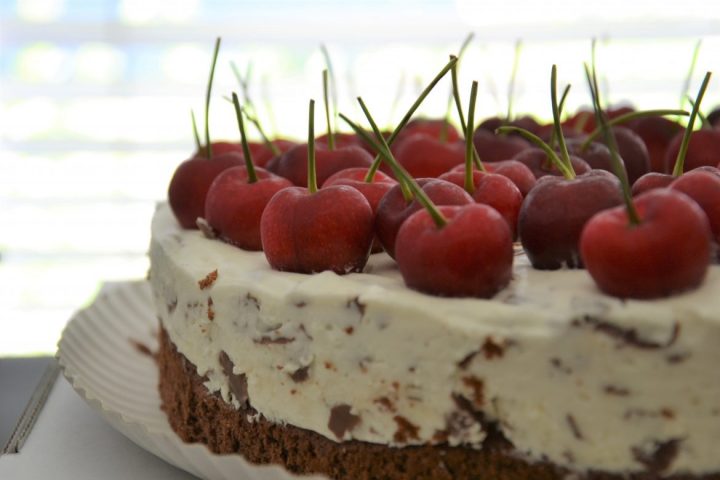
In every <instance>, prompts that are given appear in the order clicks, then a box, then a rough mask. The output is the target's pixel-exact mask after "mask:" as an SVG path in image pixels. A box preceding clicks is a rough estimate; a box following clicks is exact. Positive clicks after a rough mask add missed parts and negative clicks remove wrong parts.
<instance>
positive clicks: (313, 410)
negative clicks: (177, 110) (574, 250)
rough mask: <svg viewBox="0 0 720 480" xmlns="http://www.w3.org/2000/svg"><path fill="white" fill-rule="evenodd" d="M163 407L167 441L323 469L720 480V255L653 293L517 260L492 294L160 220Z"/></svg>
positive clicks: (387, 475)
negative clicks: (644, 296) (283, 258)
mask: <svg viewBox="0 0 720 480" xmlns="http://www.w3.org/2000/svg"><path fill="white" fill-rule="evenodd" d="M150 260H151V272H150V282H151V284H152V289H153V292H154V296H155V303H156V313H157V316H158V318H159V321H160V339H161V342H160V344H161V346H160V351H159V353H158V362H159V367H160V387H159V388H160V394H161V397H162V402H163V409H164V410H165V411H166V413H167V415H168V418H169V421H170V424H171V425H172V427H173V429H174V430H175V431H176V432H177V433H178V435H179V436H180V437H181V438H182V439H183V440H185V441H188V442H203V443H205V444H207V445H208V447H209V448H210V449H211V450H212V451H213V452H216V453H239V454H242V455H244V456H245V457H246V458H247V459H248V460H250V461H251V462H255V463H277V464H281V465H284V466H285V467H286V468H287V469H288V470H289V471H291V472H296V473H319V474H324V475H327V476H328V477H330V478H334V479H477V478H483V479H496V480H497V479H500V480H504V479H507V480H510V479H512V480H515V479H535V480H538V479H540V480H542V479H563V478H588V479H625V478H632V479H655V478H671V479H720V447H719V445H720V378H719V377H718V373H717V372H718V365H720V348H718V345H720V295H718V292H720V266H718V265H712V266H711V267H710V269H709V272H708V275H707V277H706V279H705V280H704V282H703V284H702V285H701V286H700V287H699V288H697V289H695V290H692V291H689V292H686V293H682V294H678V295H674V296H672V297H668V298H662V299H656V300H647V301H644V300H622V299H618V298H614V297H610V296H607V295H604V294H602V293H601V292H600V291H599V290H598V288H597V287H596V285H595V284H594V283H593V281H592V279H591V277H590V276H589V275H588V273H587V272H586V271H584V270H570V269H562V270H557V271H540V270H534V269H533V268H532V267H531V266H530V264H529V262H528V260H527V259H526V258H525V256H524V255H523V254H522V253H521V252H519V251H518V252H517V255H516V257H515V262H514V266H513V278H512V280H511V282H510V284H509V285H508V286H507V287H505V288H504V289H502V290H501V291H500V292H499V293H498V294H497V295H495V296H494V297H493V298H492V299H488V300H485V299H474V298H443V297H436V296H431V295H427V294H423V293H419V292H417V291H414V290H411V289H408V288H407V287H406V286H405V284H404V282H403V279H402V277H401V275H400V272H399V271H398V269H397V266H396V264H395V262H394V261H393V260H392V259H391V258H390V257H389V256H387V255H386V254H384V253H381V254H374V255H372V256H371V257H370V260H369V262H368V264H367V266H366V267H365V269H364V270H363V272H362V273H350V274H348V275H343V276H339V275H337V274H335V273H333V272H330V271H327V272H323V273H318V274H312V275H307V274H298V273H288V272H279V271H274V270H272V269H271V268H270V266H269V264H268V261H267V260H266V258H265V255H264V254H263V252H250V251H244V250H241V249H239V248H235V247H233V246H230V245H228V244H226V243H223V242H221V241H219V240H216V239H212V238H207V237H206V236H205V235H203V234H202V233H201V232H200V231H198V230H185V229H183V228H181V227H180V225H179V224H178V222H177V220H176V219H175V217H174V216H173V214H172V212H171V210H170V208H169V207H168V206H167V205H166V204H161V205H159V206H158V208H157V211H156V213H155V216H154V218H153V222H152V243H151V248H150Z"/></svg>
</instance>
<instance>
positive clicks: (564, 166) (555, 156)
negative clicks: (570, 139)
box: [495, 126, 575, 180]
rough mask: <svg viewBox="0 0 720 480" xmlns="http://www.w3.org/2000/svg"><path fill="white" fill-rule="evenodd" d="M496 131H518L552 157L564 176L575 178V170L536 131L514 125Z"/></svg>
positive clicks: (502, 132)
mask: <svg viewBox="0 0 720 480" xmlns="http://www.w3.org/2000/svg"><path fill="white" fill-rule="evenodd" d="M495 133H500V134H507V133H517V134H519V135H520V136H522V137H523V138H525V139H526V140H527V141H529V142H530V143H532V144H533V145H535V146H536V147H538V148H540V149H541V150H542V151H543V152H545V155H547V158H549V159H550V161H551V162H552V164H553V165H555V167H556V168H557V169H558V170H559V171H560V173H562V175H563V177H565V178H566V179H567V180H572V179H573V178H575V171H574V170H573V169H572V168H568V166H567V164H566V163H565V162H563V161H562V160H561V159H560V157H559V156H558V154H557V153H555V151H554V150H553V149H552V148H550V145H548V144H547V143H545V142H544V141H543V140H542V138H540V137H538V136H537V135H535V134H534V133H532V132H531V131H529V130H525V129H524V128H520V127H513V126H506V127H500V128H498V129H497V130H496V131H495Z"/></svg>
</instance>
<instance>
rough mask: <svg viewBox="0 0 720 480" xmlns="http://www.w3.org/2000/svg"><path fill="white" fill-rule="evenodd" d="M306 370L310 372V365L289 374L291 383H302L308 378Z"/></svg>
mask: <svg viewBox="0 0 720 480" xmlns="http://www.w3.org/2000/svg"><path fill="white" fill-rule="evenodd" d="M308 370H310V365H306V366H304V367H302V368H298V369H297V370H295V371H294V372H293V373H291V374H290V378H292V380H293V382H295V383H302V382H304V381H305V380H307V379H308V377H309V376H310V375H309V374H308Z"/></svg>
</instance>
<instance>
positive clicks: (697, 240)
mask: <svg viewBox="0 0 720 480" xmlns="http://www.w3.org/2000/svg"><path fill="white" fill-rule="evenodd" d="M635 205H636V207H637V211H638V215H639V219H640V223H639V224H637V225H631V224H630V222H629V219H628V214H627V210H626V208H625V207H617V208H614V209H611V210H607V211H605V212H601V213H599V214H598V215H596V216H595V217H593V218H592V219H591V220H590V221H589V222H588V223H587V225H586V226H585V229H584V230H583V232H582V237H581V239H580V250H581V252H582V257H583V261H584V262H585V265H586V268H587V270H588V272H589V273H590V275H591V276H592V278H593V280H594V281H595V283H596V284H597V286H598V287H599V288H600V290H602V291H603V292H605V293H607V294H609V295H613V296H616V297H621V298H656V297H664V296H667V295H671V294H674V293H677V292H681V291H683V290H688V289H690V288H694V287H697V286H698V285H699V284H700V283H701V282H702V280H703V278H704V277H705V274H706V272H707V269H708V265H709V261H710V227H709V226H708V220H707V218H706V216H705V214H704V213H703V212H702V210H701V209H700V207H698V205H697V204H696V203H695V202H694V201H692V200H691V199H690V198H688V197H687V196H686V195H683V194H681V193H678V192H675V191H673V190H670V189H662V190H653V191H651V192H647V193H645V194H643V195H640V196H638V197H636V198H635ZM679 245H682V248H674V247H677V246H679Z"/></svg>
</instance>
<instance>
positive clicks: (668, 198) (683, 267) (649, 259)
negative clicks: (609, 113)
mask: <svg viewBox="0 0 720 480" xmlns="http://www.w3.org/2000/svg"><path fill="white" fill-rule="evenodd" d="M586 75H587V77H588V82H589V84H590V92H591V94H592V97H593V105H594V107H595V112H596V117H597V121H598V123H599V124H600V127H601V128H602V131H603V135H604V137H605V140H606V142H607V144H608V145H609V147H610V152H611V155H612V158H613V167H614V169H615V170H616V172H617V173H618V177H619V179H620V182H621V185H622V191H623V198H624V201H625V206H624V207H618V208H614V209H610V210H607V211H604V212H601V213H598V214H597V215H596V216H594V217H593V218H592V219H590V220H589V221H588V222H587V224H586V225H585V228H584V229H583V232H582V235H581V239H580V250H581V253H582V257H583V261H584V262H585V263H586V266H587V269H588V272H589V273H590V275H591V276H592V278H593V280H594V281H595V283H596V284H597V286H598V287H599V288H600V289H601V290H602V291H604V292H605V293H608V294H610V295H614V296H618V297H621V298H628V297H629V298H656V297H663V296H667V295H671V294H673V293H676V292H680V291H683V290H687V289H690V288H694V287H696V286H698V285H699V284H700V283H701V282H702V280H703V278H704V277H705V274H706V272H707V269H708V265H709V259H710V228H709V226H708V220H707V217H706V216H705V215H704V214H703V212H702V210H701V209H700V207H698V205H697V204H696V203H695V202H693V201H692V200H691V199H690V198H689V197H687V196H686V195H683V194H680V193H677V192H675V191H673V190H670V189H657V190H653V191H650V192H647V193H644V194H642V195H640V196H638V197H637V198H636V199H635V200H633V198H632V196H631V195H630V184H629V181H628V178H627V175H626V173H625V170H624V169H623V167H622V163H621V162H620V158H619V156H618V154H617V147H616V145H615V142H614V138H613V135H612V132H611V131H610V128H609V126H608V124H607V121H606V120H605V117H604V115H603V113H602V110H601V109H600V101H599V99H598V93H597V91H598V89H597V80H596V77H595V74H594V72H593V73H592V74H591V73H590V71H589V70H588V69H587V66H586ZM706 80H707V77H706ZM698 103H699V102H698ZM696 110H697V107H695V108H694V113H695V111H696ZM694 113H693V114H692V115H691V117H690V122H691V123H692V120H693V119H694V118H693V117H694ZM677 245H682V246H683V248H674V247H675V246H677Z"/></svg>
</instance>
